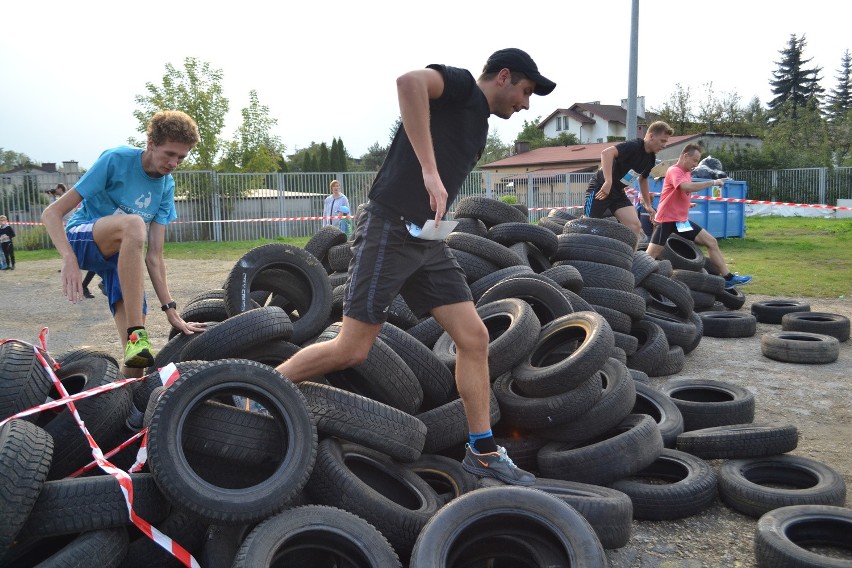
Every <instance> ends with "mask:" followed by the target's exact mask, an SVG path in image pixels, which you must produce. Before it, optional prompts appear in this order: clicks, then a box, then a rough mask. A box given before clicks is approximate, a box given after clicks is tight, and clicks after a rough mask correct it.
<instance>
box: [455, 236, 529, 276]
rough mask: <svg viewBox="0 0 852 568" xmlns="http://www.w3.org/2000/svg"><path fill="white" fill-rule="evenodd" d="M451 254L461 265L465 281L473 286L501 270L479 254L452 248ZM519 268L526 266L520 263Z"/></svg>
mask: <svg viewBox="0 0 852 568" xmlns="http://www.w3.org/2000/svg"><path fill="white" fill-rule="evenodd" d="M460 234H461V233H460ZM486 240H487V239H486ZM493 244H496V243H493ZM507 250H508V249H507ZM450 254H452V255H453V258H455V259H456V262H457V263H458V264H459V268H461V269H462V272H464V277H465V281H466V282H467V283H468V284H473V283H474V282H476V281H477V280H479V279H481V278H485V277H486V276H488V275H489V274H491V273H492V272H496V271H497V270H499V269H500V267H499V266H497V265H496V264H494V263H493V262H491V261H490V260H488V259H485V258H483V257H481V256H479V255H478V254H473V253H470V252H465V251H463V250H456V249H452V248H451V249H450ZM519 266H525V265H524V264H521V263H519Z"/></svg>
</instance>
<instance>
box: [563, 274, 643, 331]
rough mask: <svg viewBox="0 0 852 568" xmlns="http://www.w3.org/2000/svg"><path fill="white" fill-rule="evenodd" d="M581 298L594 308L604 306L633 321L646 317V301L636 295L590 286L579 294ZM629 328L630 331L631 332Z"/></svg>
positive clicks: (630, 292)
mask: <svg viewBox="0 0 852 568" xmlns="http://www.w3.org/2000/svg"><path fill="white" fill-rule="evenodd" d="M579 294H580V297H581V298H583V299H584V300H586V301H587V302H589V303H590V304H592V305H593V306H603V307H605V308H609V309H611V310H615V311H618V312H621V313H623V314H625V315H627V316H628V317H629V318H630V319H631V320H638V319H642V316H644V315H645V301H644V300H643V299H642V297H641V296H639V295H638V294H636V293H634V292H633V290H632V289H631V290H630V291H629V292H625V291H623V290H615V289H613V288H596V287H593V286H589V285H588V284H587V285H585V286H583V289H582V290H580V292H579ZM629 327H630V326H628V331H629Z"/></svg>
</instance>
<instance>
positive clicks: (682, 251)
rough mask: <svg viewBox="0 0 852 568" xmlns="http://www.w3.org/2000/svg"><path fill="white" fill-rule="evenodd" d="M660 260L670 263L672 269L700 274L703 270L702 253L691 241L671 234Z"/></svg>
mask: <svg viewBox="0 0 852 568" xmlns="http://www.w3.org/2000/svg"><path fill="white" fill-rule="evenodd" d="M660 259H662V260H668V261H669V262H671V263H672V269H675V270H676V269H682V270H692V271H693V272H700V271H701V269H702V268H704V253H703V252H701V249H700V248H698V245H696V244H695V243H694V242H693V241H690V240H689V239H685V238H683V237H681V236H680V235H676V234H672V235H670V236H669V238H668V239H666V244H665V246H664V248H663V252H662V253H660Z"/></svg>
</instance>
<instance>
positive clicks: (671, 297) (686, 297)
mask: <svg viewBox="0 0 852 568" xmlns="http://www.w3.org/2000/svg"><path fill="white" fill-rule="evenodd" d="M642 287H643V288H645V289H646V290H648V292H649V293H650V294H651V298H653V299H655V300H657V299H658V298H657V295H659V296H661V297H662V298H665V299H666V300H668V301H669V302H671V303H672V304H674V307H675V311H676V313H677V314H678V315H679V316H681V317H684V318H688V317H689V314H691V313H692V312H693V310H694V309H695V300H693V298H692V295H691V294H690V293H689V288H687V287H686V286H683V285H682V283H679V282H678V281H677V280H673V279H671V278H666V277H665V276H660V275H659V274H649V275H648V276H647V277H646V278H645V280H643V281H642Z"/></svg>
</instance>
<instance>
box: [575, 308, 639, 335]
mask: <svg viewBox="0 0 852 568" xmlns="http://www.w3.org/2000/svg"><path fill="white" fill-rule="evenodd" d="M583 301H585V300H583ZM589 305H590V306H591V308H592V309H591V311H593V312H596V313H598V314H600V315H601V317H603V319H605V320H606V322H607V323H608V324H609V327H611V328H612V332H613V333H630V329H631V327H632V326H633V319H631V317H630V316H629V315H627V314H625V313H624V312H622V311H619V310H614V309H612V308H608V307H606V306H600V305H598V304H589ZM575 311H576V310H575Z"/></svg>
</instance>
